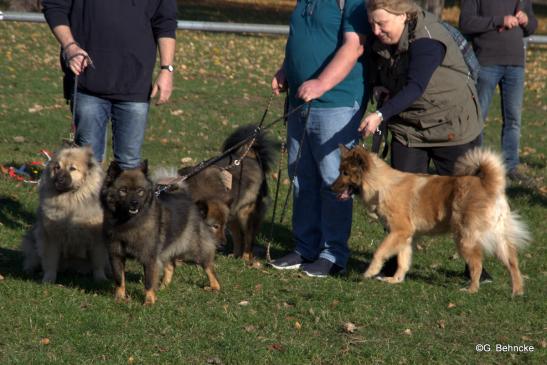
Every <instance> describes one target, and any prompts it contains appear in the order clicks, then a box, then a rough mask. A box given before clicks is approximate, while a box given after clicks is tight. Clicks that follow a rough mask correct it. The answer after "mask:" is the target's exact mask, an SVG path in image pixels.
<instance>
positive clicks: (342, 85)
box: [271, 0, 370, 277]
mask: <svg viewBox="0 0 547 365" xmlns="http://www.w3.org/2000/svg"><path fill="white" fill-rule="evenodd" d="M342 3H344V2H343V1H336V0H300V1H297V3H296V7H295V9H294V11H293V13H292V15H291V21H290V33H289V37H288V40H287V44H286V48H285V60H284V62H283V64H282V66H281V68H280V69H279V70H278V71H277V73H276V74H275V76H274V78H273V80H272V90H273V91H274V93H276V94H279V93H280V92H281V91H283V90H285V89H286V88H287V87H288V92H289V95H288V98H289V110H294V109H295V108H298V107H301V106H302V104H303V103H308V102H310V103H311V108H310V111H309V118H306V112H307V109H308V106H307V105H306V106H302V107H301V109H300V110H298V111H297V112H295V113H293V114H291V115H290V116H289V120H288V132H287V134H288V136H287V139H288V154H289V175H290V176H291V178H294V195H293V216H292V227H293V238H294V242H295V245H296V247H295V249H294V251H293V252H291V253H289V254H288V255H285V256H283V257H281V258H278V259H276V260H274V261H273V262H272V263H271V265H272V266H273V267H274V268H276V269H298V268H301V269H302V271H303V272H304V273H306V274H307V275H308V276H313V277H326V276H329V275H335V274H339V273H342V272H344V271H345V269H346V264H347V261H348V258H349V248H348V239H349V236H350V231H351V222H352V202H351V201H340V200H338V199H337V198H336V194H335V193H334V192H332V191H331V190H330V185H331V184H332V183H333V182H334V180H335V179H336V178H337V177H338V168H339V166H340V152H339V147H338V145H339V144H344V145H346V146H348V147H351V146H353V145H354V144H355V143H357V141H358V139H359V133H358V132H357V126H358V125H359V121H360V119H361V117H362V115H363V111H364V110H365V109H366V100H367V95H366V93H365V80H364V67H363V57H362V56H363V51H364V44H365V40H366V36H367V34H369V32H370V31H369V28H368V25H367V24H366V22H363V19H366V12H365V6H364V2H363V1H362V0H346V1H345V4H342ZM299 153H300V155H299Z"/></svg>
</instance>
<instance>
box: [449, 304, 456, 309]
mask: <svg viewBox="0 0 547 365" xmlns="http://www.w3.org/2000/svg"><path fill="white" fill-rule="evenodd" d="M455 306H456V304H454V303H448V306H447V308H448V309H450V308H454V307H455Z"/></svg>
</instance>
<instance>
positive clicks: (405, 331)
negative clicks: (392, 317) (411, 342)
mask: <svg viewBox="0 0 547 365" xmlns="http://www.w3.org/2000/svg"><path fill="white" fill-rule="evenodd" d="M403 333H404V334H405V335H407V336H411V335H412V331H411V330H410V328H407V329H406V330H404V332H403Z"/></svg>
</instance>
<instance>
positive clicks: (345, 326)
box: [342, 322, 357, 333]
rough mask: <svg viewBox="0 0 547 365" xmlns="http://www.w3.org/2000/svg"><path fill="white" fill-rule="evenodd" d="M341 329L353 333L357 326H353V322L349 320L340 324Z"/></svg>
mask: <svg viewBox="0 0 547 365" xmlns="http://www.w3.org/2000/svg"><path fill="white" fill-rule="evenodd" d="M342 329H343V330H344V332H346V333H353V332H355V330H356V329H357V326H355V325H354V324H353V323H351V322H346V323H344V324H343V325H342Z"/></svg>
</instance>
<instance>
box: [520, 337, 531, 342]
mask: <svg viewBox="0 0 547 365" xmlns="http://www.w3.org/2000/svg"><path fill="white" fill-rule="evenodd" d="M521 339H522V340H523V341H532V338H530V337H529V336H522V337H521Z"/></svg>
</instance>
